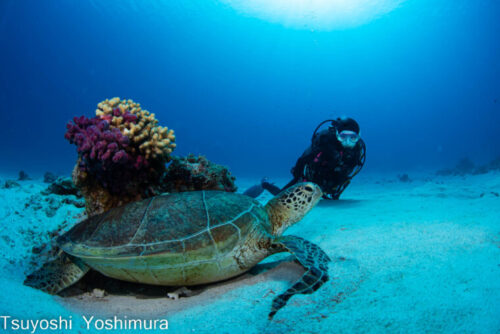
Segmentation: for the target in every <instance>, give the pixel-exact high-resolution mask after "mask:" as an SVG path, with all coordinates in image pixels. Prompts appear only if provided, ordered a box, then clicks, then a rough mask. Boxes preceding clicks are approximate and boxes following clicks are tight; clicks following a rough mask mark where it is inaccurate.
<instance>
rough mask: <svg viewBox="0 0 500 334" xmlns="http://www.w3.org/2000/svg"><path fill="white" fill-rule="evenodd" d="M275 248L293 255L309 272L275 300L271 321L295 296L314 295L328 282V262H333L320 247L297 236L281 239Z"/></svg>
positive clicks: (276, 242)
mask: <svg viewBox="0 0 500 334" xmlns="http://www.w3.org/2000/svg"><path fill="white" fill-rule="evenodd" d="M273 246H274V247H276V249H277V251H278V252H280V251H288V252H290V253H292V254H293V255H294V256H295V257H296V258H297V260H298V261H299V262H300V264H301V265H302V266H303V267H304V268H305V269H306V270H307V271H306V272H305V273H304V275H302V277H301V278H300V279H299V280H298V281H297V282H295V284H294V285H293V286H292V287H291V288H289V289H288V290H286V291H285V292H284V293H282V294H281V295H279V296H277V297H276V298H274V300H273V304H272V308H271V312H270V313H269V319H272V318H273V317H274V315H275V314H276V312H278V310H279V309H280V308H282V307H283V306H285V305H286V303H287V302H288V300H289V299H290V298H291V297H292V296H293V295H295V294H297V293H301V294H309V293H313V292H314V291H316V290H318V289H319V288H320V287H321V286H322V285H323V283H325V282H326V281H328V262H330V261H331V260H330V258H329V257H328V255H326V253H325V252H324V251H323V250H322V249H321V248H319V246H317V245H315V244H313V243H312V242H309V241H307V240H304V239H302V238H299V237H296V236H292V235H288V236H284V237H280V238H278V239H276V241H275V243H274V244H273Z"/></svg>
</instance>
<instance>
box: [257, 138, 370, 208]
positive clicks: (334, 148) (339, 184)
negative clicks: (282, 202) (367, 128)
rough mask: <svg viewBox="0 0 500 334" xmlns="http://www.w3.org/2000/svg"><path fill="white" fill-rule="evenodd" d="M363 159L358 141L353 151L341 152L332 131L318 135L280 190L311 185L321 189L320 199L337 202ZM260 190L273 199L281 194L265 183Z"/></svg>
mask: <svg viewBox="0 0 500 334" xmlns="http://www.w3.org/2000/svg"><path fill="white" fill-rule="evenodd" d="M364 158H365V144H364V142H363V140H362V139H361V138H360V139H359V140H358V142H357V143H356V145H355V146H354V147H353V148H345V147H343V146H342V144H341V143H340V142H339V141H338V139H337V135H336V132H335V129H334V128H329V129H327V130H323V131H320V132H318V133H317V134H316V136H315V137H314V140H313V142H312V144H311V146H310V147H309V148H307V150H305V151H304V153H303V154H302V155H301V156H300V158H299V159H298V160H297V163H296V164H295V167H293V168H292V174H293V179H292V180H291V181H290V182H289V183H288V184H287V185H286V186H285V187H283V189H286V188H288V187H290V186H291V185H293V184H295V183H298V182H302V181H311V182H314V183H316V184H317V185H319V186H320V187H321V189H322V190H323V193H324V196H323V197H325V198H331V199H338V198H339V196H340V194H341V193H342V192H343V191H344V190H345V188H346V187H347V185H348V184H349V182H350V180H351V178H352V177H353V176H354V175H355V174H356V173H357V172H359V170H360V169H361V167H362V166H363V163H364ZM262 186H263V187H264V189H266V190H268V191H269V192H270V193H272V194H273V195H276V194H278V193H279V192H280V191H281V190H283V189H280V188H278V187H276V186H275V185H273V184H270V183H268V182H263V183H262Z"/></svg>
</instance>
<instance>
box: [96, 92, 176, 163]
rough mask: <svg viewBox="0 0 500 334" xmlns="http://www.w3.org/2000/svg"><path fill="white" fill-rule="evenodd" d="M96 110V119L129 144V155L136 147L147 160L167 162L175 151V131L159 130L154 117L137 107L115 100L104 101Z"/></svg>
mask: <svg viewBox="0 0 500 334" xmlns="http://www.w3.org/2000/svg"><path fill="white" fill-rule="evenodd" d="M97 107H98V109H97V110H96V115H97V116H98V117H100V118H101V119H105V120H108V121H109V122H110V123H111V125H112V126H113V127H115V128H118V129H119V130H120V131H121V132H123V133H124V134H125V135H126V136H128V137H129V138H130V139H131V140H132V142H133V144H134V145H132V148H131V150H132V153H135V152H134V150H135V149H136V147H137V148H138V150H139V152H140V153H141V154H143V155H144V156H145V158H146V160H149V159H158V158H160V159H165V160H167V161H168V160H169V159H170V153H172V151H173V150H174V149H175V135H174V131H173V130H169V129H168V128H167V127H162V126H158V121H157V120H156V118H155V114H151V113H149V112H148V111H146V110H142V109H141V107H140V105H139V103H135V102H134V101H132V100H127V101H125V100H123V101H121V100H120V99H119V98H117V97H115V98H112V99H111V100H105V101H103V102H101V103H99V104H98V105H97Z"/></svg>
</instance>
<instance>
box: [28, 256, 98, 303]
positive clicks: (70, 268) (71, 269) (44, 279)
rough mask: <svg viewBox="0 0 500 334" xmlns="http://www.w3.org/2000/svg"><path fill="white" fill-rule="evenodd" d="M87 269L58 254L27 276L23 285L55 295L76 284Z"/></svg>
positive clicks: (74, 260)
mask: <svg viewBox="0 0 500 334" xmlns="http://www.w3.org/2000/svg"><path fill="white" fill-rule="evenodd" d="M89 269H90V268H89V267H88V266H87V265H86V264H84V263H83V262H82V261H81V260H79V259H77V258H74V257H72V256H70V255H68V254H66V253H64V252H60V253H59V255H58V256H57V257H56V258H55V259H54V260H52V261H49V262H47V263H45V264H44V265H43V266H42V267H41V268H39V269H37V270H35V271H34V272H32V273H31V274H29V275H28V276H27V277H26V279H25V280H24V285H27V286H30V287H32V288H36V289H39V290H42V291H45V292H48V293H50V294H51V295H55V294H57V293H58V292H60V291H61V290H63V289H65V288H67V287H68V286H70V285H73V284H74V283H76V282H78V281H79V280H80V279H81V278H82V277H83V276H84V275H85V274H86V273H87V272H88V271H89Z"/></svg>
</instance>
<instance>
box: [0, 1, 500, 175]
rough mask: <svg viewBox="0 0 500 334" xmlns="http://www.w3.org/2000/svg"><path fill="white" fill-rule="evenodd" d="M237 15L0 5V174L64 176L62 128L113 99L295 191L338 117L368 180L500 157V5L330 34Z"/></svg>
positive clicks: (440, 9)
mask: <svg viewBox="0 0 500 334" xmlns="http://www.w3.org/2000/svg"><path fill="white" fill-rule="evenodd" d="M270 1H271V0H270ZM228 3H229V2H228V1H226V2H224V3H222V2H219V1H215V0H195V1H180V0H168V1H167V0H165V1H159V0H156V1H133V0H126V1H123V0H120V1H118V0H115V1H110V0H108V1H58V0H52V1H37V0H32V1H28V0H26V1H24V0H2V1H0V45H1V52H0V64H1V67H0V74H1V75H0V105H1V108H0V123H1V124H2V125H3V126H2V131H0V142H1V143H2V145H1V146H0V160H1V163H0V171H1V172H17V171H18V170H20V169H24V170H26V171H27V172H28V173H30V174H35V175H36V174H41V173H43V172H44V171H46V170H50V171H53V172H56V173H65V174H67V173H69V172H70V170H71V168H72V166H73V164H74V161H75V159H76V150H75V147H74V146H73V145H70V144H69V143H68V142H67V141H66V140H65V139H64V138H63V136H64V132H65V124H66V122H67V121H68V120H70V119H71V118H72V117H73V116H79V115H86V116H87V117H91V116H93V115H94V111H95V107H96V104H97V103H98V102H100V101H101V100H104V99H105V98H111V97H114V96H119V97H122V98H132V99H134V100H135V101H137V102H140V103H141V105H142V106H143V108H145V109H147V110H150V111H151V112H154V113H155V114H156V117H157V118H158V119H159V121H160V123H161V124H162V125H166V126H168V127H169V128H172V129H174V130H175V132H176V135H177V144H178V148H177V150H176V151H175V153H176V154H179V155H185V154H187V153H196V154H204V155H206V156H207V157H208V158H209V159H210V160H212V161H215V162H217V163H220V164H224V165H227V166H228V167H229V168H230V170H231V171H232V172H233V174H235V175H236V176H239V175H244V176H261V175H270V176H282V177H288V173H289V170H290V167H292V166H293V164H294V163H295V160H296V158H297V157H298V156H299V155H300V154H301V153H302V151H303V150H304V149H305V148H306V147H307V146H308V144H309V141H310V136H311V134H312V131H313V129H314V128H315V126H316V125H317V124H318V123H319V122H320V121H322V120H324V119H326V118H332V117H337V116H341V115H345V116H351V117H353V118H355V119H356V120H358V122H359V123H360V125H361V131H362V136H363V138H364V140H365V142H366V144H367V151H368V158H367V163H366V167H365V172H368V171H386V170H398V171H400V170H408V171H411V170H416V169H431V170H432V169H437V168H441V167H445V166H452V165H454V164H455V163H456V161H457V160H458V159H460V158H462V157H466V156H467V157H470V158H471V159H473V160H474V161H476V162H478V163H481V162H487V161H489V160H491V159H493V158H495V157H496V156H498V155H499V154H500V146H499V145H498V143H499V142H500V131H498V126H499V124H500V66H499V65H500V43H499V42H498V32H499V31H500V3H499V2H498V1H494V0H484V1H482V0H481V1H479V0H478V1H464V0H421V1H416V0H408V1H404V2H402V3H401V4H400V5H399V6H398V7H397V8H396V9H394V10H392V11H390V12H389V13H386V14H385V15H381V16H380V17H378V18H375V19H373V20H368V21H367V22H364V23H363V24H358V25H355V26H349V27H337V28H335V29H315V28H314V27H312V28H311V27H310V26H308V25H307V22H306V23H305V24H304V27H301V26H287V25H283V24H280V22H277V21H273V20H270V21H269V20H266V19H264V18H260V17H256V16H254V15H252V13H244V12H242V11H239V10H236V9H235V8H233V7H232V6H231V5H230V4H228Z"/></svg>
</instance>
